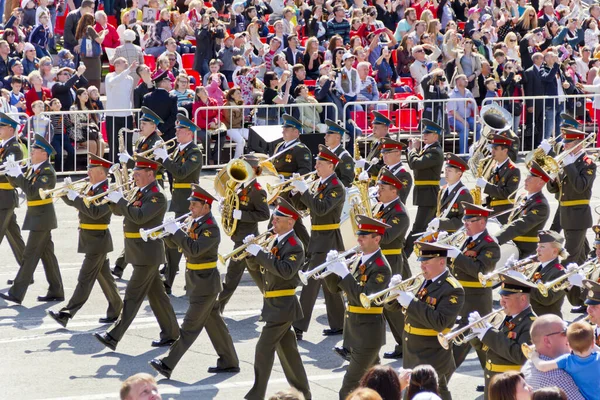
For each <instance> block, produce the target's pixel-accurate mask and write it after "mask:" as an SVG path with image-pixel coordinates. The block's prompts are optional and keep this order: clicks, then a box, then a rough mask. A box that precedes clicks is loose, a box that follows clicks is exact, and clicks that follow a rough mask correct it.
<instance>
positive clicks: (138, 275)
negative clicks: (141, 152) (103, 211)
mask: <svg viewBox="0 0 600 400" xmlns="http://www.w3.org/2000/svg"><path fill="white" fill-rule="evenodd" d="M158 169H159V163H158V162H156V161H153V160H150V159H147V158H144V157H137V158H136V162H135V169H134V171H133V180H134V181H135V186H136V188H137V192H136V194H135V196H134V197H133V198H132V202H131V203H129V202H128V201H127V200H125V199H124V198H123V192H121V191H120V190H115V191H111V192H110V193H109V194H108V195H106V199H107V200H109V201H110V202H111V203H114V204H111V205H110V208H111V211H112V212H113V214H115V215H122V216H123V217H124V218H123V231H124V236H125V261H126V262H128V263H131V264H132V265H133V273H132V275H131V278H130V279H129V282H128V283H127V288H126V289H125V298H124V304H123V310H122V312H121V315H120V316H119V319H118V320H117V322H116V323H115V324H114V325H113V326H112V327H111V328H110V329H109V330H108V331H106V332H102V333H95V334H94V336H95V337H96V339H98V340H99V341H100V342H101V343H102V344H104V345H105V346H106V347H108V348H109V349H111V350H113V351H114V350H115V349H116V347H117V344H118V343H119V340H121V338H122V337H123V335H124V334H125V331H127V328H128V327H129V325H131V323H132V322H133V319H134V318H135V316H136V314H137V312H138V310H139V309H140V306H141V305H142V302H143V301H144V299H145V298H146V296H148V300H149V302H150V307H151V308H152V312H153V313H154V315H155V316H156V319H157V320H158V325H159V326H160V330H161V333H160V339H159V340H155V341H153V342H152V346H153V347H162V346H170V345H171V344H173V343H174V342H175V340H176V339H177V338H178V337H179V326H178V325H177V318H176V317H175V312H174V311H173V306H172V305H171V302H170V300H169V296H168V295H167V293H166V292H165V286H164V285H163V283H162V280H161V279H160V275H159V273H158V264H161V263H163V262H164V261H165V248H164V246H163V245H162V243H156V242H154V241H152V240H149V241H148V242H145V241H144V240H142V238H141V235H140V229H141V228H143V229H149V228H154V227H155V226H158V225H160V224H161V223H162V221H163V218H164V215H165V213H166V211H167V200H166V198H165V195H164V194H163V193H162V192H161V191H160V189H159V187H158V184H157V182H156V173H157V171H158Z"/></svg>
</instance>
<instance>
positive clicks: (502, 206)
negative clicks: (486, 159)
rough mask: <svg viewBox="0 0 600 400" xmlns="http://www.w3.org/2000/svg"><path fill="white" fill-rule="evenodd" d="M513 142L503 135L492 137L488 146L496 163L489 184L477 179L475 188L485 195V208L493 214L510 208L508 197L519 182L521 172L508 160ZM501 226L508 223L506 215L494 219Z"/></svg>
mask: <svg viewBox="0 0 600 400" xmlns="http://www.w3.org/2000/svg"><path fill="white" fill-rule="evenodd" d="M512 144H513V140H512V139H511V138H509V137H507V136H504V135H492V137H491V139H490V145H491V146H492V156H491V157H492V159H493V160H494V161H496V166H495V168H494V171H493V172H491V175H490V182H488V181H486V180H485V179H484V178H482V177H480V178H477V186H478V187H480V188H482V189H483V193H485V194H487V195H488V197H487V200H486V203H485V205H486V207H487V208H491V209H493V210H494V214H499V213H501V212H503V211H506V210H509V209H511V208H512V202H511V200H509V197H510V195H511V194H512V193H514V192H516V191H517V189H518V187H519V182H520V181H521V171H519V168H517V166H516V165H515V164H514V163H513V161H512V160H511V159H510V158H509V155H508V152H509V149H510V148H511V146H512ZM496 218H497V219H498V221H499V222H500V223H501V224H503V225H504V224H506V223H507V222H508V213H507V214H502V215H498V216H497V217H496Z"/></svg>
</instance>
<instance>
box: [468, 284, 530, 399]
mask: <svg viewBox="0 0 600 400" xmlns="http://www.w3.org/2000/svg"><path fill="white" fill-rule="evenodd" d="M500 279H501V281H502V288H501V289H500V305H501V306H502V309H503V310H504V313H505V314H506V318H505V319H504V322H503V323H502V324H501V325H500V327H498V328H494V327H492V325H491V324H490V323H489V322H488V321H485V322H482V323H480V324H476V325H475V326H474V327H473V328H472V332H473V333H474V334H476V335H477V338H475V339H473V340H472V341H471V344H472V345H473V347H475V349H480V350H481V351H483V352H485V353H486V361H485V369H484V374H485V389H484V398H485V399H487V398H488V395H487V389H488V388H489V384H490V380H491V379H492V377H493V376H494V375H497V374H499V373H502V372H505V371H511V370H514V371H519V370H520V369H521V367H522V366H523V364H525V361H527V358H526V357H525V356H524V355H523V352H522V351H521V345H522V344H523V343H528V344H531V336H530V334H529V331H530V328H531V324H532V323H533V321H534V320H535V317H536V315H535V313H534V312H533V310H532V309H531V305H530V304H529V296H530V293H531V291H532V290H534V289H535V286H534V285H533V284H532V283H530V282H528V281H526V280H523V279H521V278H519V277H515V276H510V275H503V274H501V275H500ZM480 318H481V316H480V315H479V313H478V312H477V311H475V312H473V313H471V315H470V316H469V323H473V322H475V321H476V320H479V319H480Z"/></svg>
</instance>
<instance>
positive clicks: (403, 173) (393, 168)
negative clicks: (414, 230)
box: [384, 162, 413, 276]
mask: <svg viewBox="0 0 600 400" xmlns="http://www.w3.org/2000/svg"><path fill="white" fill-rule="evenodd" d="M384 168H385V169H387V170H388V171H390V172H391V173H392V174H394V176H395V177H396V178H398V180H399V181H400V182H402V189H401V190H400V193H399V194H398V196H400V201H401V202H402V204H406V200H408V194H409V193H410V189H412V186H413V179H412V176H411V175H410V172H408V171H407V170H406V168H404V165H403V164H402V162H399V163H398V164H395V165H390V166H387V165H386V166H385V167H384ZM402 276H404V275H402Z"/></svg>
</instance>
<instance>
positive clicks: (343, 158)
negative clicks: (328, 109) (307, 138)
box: [325, 119, 354, 187]
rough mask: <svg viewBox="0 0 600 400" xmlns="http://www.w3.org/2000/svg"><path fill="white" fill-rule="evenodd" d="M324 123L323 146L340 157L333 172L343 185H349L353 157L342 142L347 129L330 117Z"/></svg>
mask: <svg viewBox="0 0 600 400" xmlns="http://www.w3.org/2000/svg"><path fill="white" fill-rule="evenodd" d="M325 124H326V125H327V132H325V146H327V148H328V149H329V150H331V152H332V153H333V154H335V155H336V156H337V157H338V158H339V159H340V162H339V163H338V164H337V165H336V167H335V174H336V175H337V176H338V177H339V178H340V181H342V183H343V184H344V186H346V187H351V186H352V182H353V181H354V158H352V156H351V155H350V153H348V151H347V150H346V149H345V148H344V145H343V144H342V140H343V139H344V135H345V134H346V133H347V132H348V131H347V130H346V129H344V128H342V127H341V126H340V125H338V124H336V123H335V122H333V121H332V120H330V119H326V120H325Z"/></svg>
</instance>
